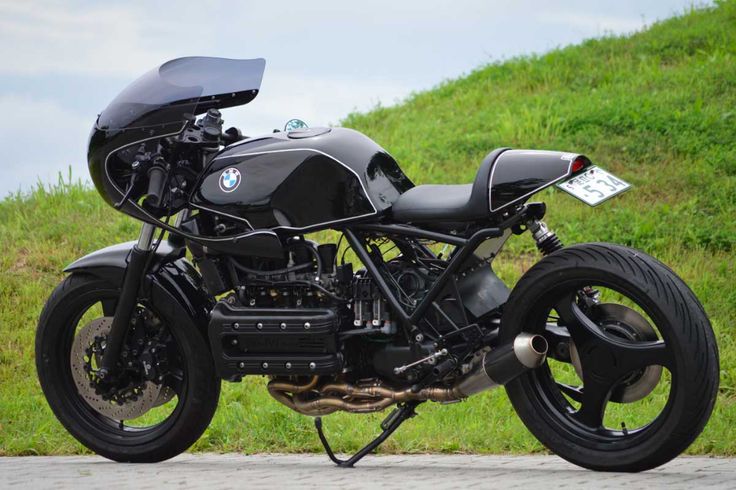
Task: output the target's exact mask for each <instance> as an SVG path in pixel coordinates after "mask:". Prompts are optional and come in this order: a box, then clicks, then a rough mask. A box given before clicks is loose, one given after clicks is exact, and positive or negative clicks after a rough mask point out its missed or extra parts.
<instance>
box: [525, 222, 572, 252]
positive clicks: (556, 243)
mask: <svg viewBox="0 0 736 490" xmlns="http://www.w3.org/2000/svg"><path fill="white" fill-rule="evenodd" d="M527 228H528V229H529V231H530V232H531V234H532V237H533V238H534V241H535V242H537V248H538V249H539V251H540V252H542V255H549V254H551V253H552V252H556V251H558V250H560V249H562V248H563V247H564V245H562V242H561V241H560V239H559V238H558V237H557V235H556V234H555V233H554V232H553V231H550V230H549V228H547V225H546V224H544V221H539V220H536V219H535V220H531V221H529V222H528V223H527Z"/></svg>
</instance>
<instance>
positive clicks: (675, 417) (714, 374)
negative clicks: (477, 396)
mask: <svg viewBox="0 0 736 490" xmlns="http://www.w3.org/2000/svg"><path fill="white" fill-rule="evenodd" d="M586 288H587V289H586ZM597 288H606V289H609V290H612V291H614V292H615V294H616V295H620V296H619V297H622V298H628V300H629V301H630V304H632V305H636V307H637V308H640V311H641V312H642V313H641V314H639V313H637V314H636V315H629V316H630V317H636V318H644V317H645V316H648V318H649V319H651V322H652V323H653V324H654V326H656V329H657V331H658V335H655V336H654V339H656V340H657V341H656V342H651V340H652V338H651V337H650V338H649V339H645V340H648V342H644V341H642V340H641V339H640V338H639V339H637V338H636V335H635V334H633V335H632V337H631V338H629V339H625V338H623V336H621V335H619V336H616V335H613V336H612V335H611V333H610V330H609V331H606V328H608V327H605V326H601V325H602V323H601V322H600V321H599V322H598V323H597V324H596V323H595V322H594V321H593V320H594V319H595V311H600V310H601V309H604V310H606V311H609V312H610V311H614V312H615V311H621V309H622V307H621V306H617V308H618V309H616V308H611V307H610V304H608V305H605V306H602V305H598V304H594V301H591V300H590V299H589V300H588V301H589V303H590V304H592V306H591V307H590V310H589V311H591V312H593V313H592V314H588V316H587V317H586V316H582V315H581V312H582V311H583V308H584V306H579V305H578V303H579V302H582V301H583V299H581V297H583V296H585V294H582V293H581V291H587V292H588V293H589V295H590V296H591V297H592V296H594V295H595V294H596V292H597V291H598V290H597ZM572 292H576V293H572ZM571 294H572V295H571ZM576 294H577V295H576ZM565 298H567V299H565ZM570 298H572V300H571V301H570ZM566 305H567V306H566ZM623 309H624V310H625V309H626V308H625V307H624V308H623ZM632 311H633V310H632ZM552 312H556V314H557V316H552V315H554V314H553V313H552ZM599 316H600V315H599ZM609 316H610V315H609ZM549 318H554V319H556V320H557V322H558V323H557V326H562V329H563V331H568V332H569V337H568V338H569V340H570V342H572V343H573V344H580V345H581V346H583V347H584V349H583V350H585V349H586V348H587V351H588V352H589V354H590V356H589V358H588V360H587V361H584V362H582V367H580V366H579V365H578V366H576V368H580V370H581V371H582V373H580V370H579V371H578V373H579V375H580V374H582V376H580V380H581V381H583V384H582V386H580V387H577V388H573V387H570V386H569V385H567V384H565V383H561V382H559V381H557V380H556V379H555V378H554V376H553V369H551V368H550V365H552V364H554V363H555V362H556V361H555V360H554V359H549V360H548V361H547V363H546V364H545V365H544V366H542V367H541V368H539V369H536V370H533V371H530V372H528V373H526V374H524V375H522V376H520V377H519V378H517V379H516V380H514V381H512V382H511V383H509V384H508V385H507V386H506V391H507V393H508V395H509V398H510V400H511V403H512V404H513V406H514V409H515V410H516V412H517V414H518V415H519V417H520V418H521V420H522V421H523V422H524V424H525V425H526V427H527V428H528V429H529V430H530V431H531V432H532V434H534V436H535V437H536V438H537V439H538V440H539V441H540V442H541V443H542V444H544V445H545V446H546V447H547V448H549V449H550V450H551V451H553V452H554V453H556V454H557V455H559V456H560V457H562V458H564V459H566V460H568V461H570V462H572V463H574V464H576V465H579V466H583V467H585V468H589V469H593V470H599V471H627V472H635V471H643V470H647V469H650V468H654V467H656V466H659V465H661V464H664V463H666V462H667V461H669V460H671V459H673V458H675V457H676V456H677V455H679V454H680V453H681V452H683V451H684V450H685V449H686V448H687V447H688V446H689V445H690V444H691V443H692V442H693V441H694V440H695V439H696V438H697V436H698V435H699V434H700V433H701V432H702V430H703V428H704V426H705V424H706V422H707V421H708V419H709V417H710V414H711V412H712V410H713V406H714V403H715V400H716V395H717V392H718V373H719V366H718V362H719V361H718V350H717V346H716V342H715V337H714V334H713V331H712V328H711V325H710V322H709V321H708V318H707V316H706V315H705V311H704V310H703V307H702V306H701V305H700V303H699V302H698V300H697V298H696V297H695V295H694V294H693V292H692V291H691V290H690V289H689V288H688V287H687V285H686V284H685V283H684V282H683V281H682V280H681V279H680V278H679V277H677V275H675V273H674V272H673V271H672V270H671V269H669V268H668V267H666V266H665V265H663V264H662V263H660V262H659V261H657V260H656V259H654V258H652V257H650V256H648V255H646V254H644V253H642V252H639V251H637V250H633V249H630V248H626V247H622V246H617V245H611V244H602V243H596V244H582V245H575V246H571V247H568V248H564V249H562V250H560V251H557V252H555V253H553V254H551V255H549V256H547V257H545V258H543V259H542V260H541V261H540V262H539V263H537V264H536V265H534V266H533V267H532V268H531V269H530V270H529V271H527V273H526V274H525V275H524V276H523V277H522V278H521V280H520V281H519V282H518V284H517V285H516V287H515V288H514V290H513V291H512V293H511V295H510V297H509V300H508V302H507V303H506V305H505V306H504V314H503V319H502V323H501V325H502V326H501V336H502V338H503V339H505V340H510V339H512V338H513V337H515V336H516V335H517V334H519V333H520V332H522V331H536V332H540V333H542V332H545V331H547V330H549V323H548V322H549ZM606 321H609V322H610V318H609V319H607V320H606ZM637 322H639V323H640V322H641V320H637ZM635 323H636V322H635ZM565 324H568V325H570V326H569V327H565V326H564V325H565ZM596 326H597V327H596ZM625 326H626V325H625V322H613V324H612V326H611V328H612V329H619V330H622V329H623V328H624V327H625ZM596 328H600V331H594V330H595V329H596ZM649 328H651V327H649ZM652 332H654V329H653V328H652ZM547 335H549V334H547ZM606 342H610V348H609V347H607V344H606ZM637 342H639V343H638V344H637ZM586 346H587V347H586ZM635 349H640V350H635ZM578 350H581V349H580V348H578ZM560 352H562V355H557V354H553V355H555V356H557V357H563V358H564V349H562V350H561V351H560ZM638 352H641V353H642V354H641V355H642V356H644V355H651V356H652V358H651V359H652V360H651V362H646V361H644V360H642V359H637V356H636V354H637V353H638ZM619 355H620V356H621V358H619V357H617V356H619ZM569 359H570V358H569V357H568V359H567V362H568V363H570V362H571V361H570V360H569ZM611 359H612V360H613V361H608V360H611ZM607 362H609V363H610V364H612V366H610V369H609V368H607V367H606V363H607ZM627 363H628V364H627ZM626 365H628V366H630V367H631V369H630V370H629V371H630V372H629V374H627V375H626V376H623V374H625V371H626V370H625V369H624V370H622V368H621V366H626ZM654 365H656V366H661V365H665V366H666V368H667V370H668V374H667V376H666V379H668V380H670V387H669V391H668V392H664V391H663V392H661V393H660V395H659V396H660V398H662V399H663V400H665V399H666V403H665V402H663V406H662V408H661V411H660V412H659V413H658V414H657V415H656V417H655V418H654V419H652V420H651V421H648V422H646V423H643V424H642V425H641V427H639V428H637V429H635V430H632V429H627V428H626V426H625V425H624V424H623V423H622V425H621V428H616V427H613V428H611V427H610V426H606V424H605V413H606V410H607V408H606V407H608V406H610V405H611V404H612V403H620V404H623V403H627V402H628V400H627V399H626V397H625V396H621V395H620V393H621V392H622V390H624V389H626V388H627V386H626V382H631V383H634V381H631V380H632V378H633V379H634V380H636V379H640V378H641V376H642V373H644V370H645V369H647V368H649V367H650V366H654ZM568 367H570V365H569V364H568ZM634 368H636V369H638V371H636V370H635V369H634ZM570 371H572V370H570ZM632 372H633V373H634V374H633V375H632V374H631V373H632ZM637 373H638V375H639V378H636V376H635V375H636V374H637ZM573 376H574V373H573ZM606 376H609V378H607V379H608V382H606ZM624 378H625V379H626V380H628V381H623V380H624ZM662 379H663V380H664V379H665V377H664V376H663V378H662ZM611 380H619V381H611ZM639 382H640V383H641V381H639ZM634 384H635V383H634ZM601 387H603V388H601ZM617 391H618V393H619V395H616V392H617ZM650 391H651V390H650ZM596 393H599V395H600V396H596ZM568 395H570V396H568ZM586 395H587V398H586ZM617 396H618V398H617ZM575 398H577V401H579V402H580V403H577V402H576V401H575V400H574V399H575ZM586 404H588V405H590V406H589V407H586ZM599 404H600V406H599ZM621 406H624V407H626V406H625V405H619V406H618V407H619V408H620V407H621ZM631 406H632V407H634V406H636V407H640V406H644V407H645V409H646V407H647V406H646V405H631ZM591 407H592V408H591ZM614 408H617V407H614ZM628 410H629V412H626V411H625V410H624V411H620V412H619V414H621V413H623V414H625V415H626V416H631V415H630V412H631V410H632V409H630V408H629V409H628ZM622 417H623V416H622ZM617 420H620V419H617Z"/></svg>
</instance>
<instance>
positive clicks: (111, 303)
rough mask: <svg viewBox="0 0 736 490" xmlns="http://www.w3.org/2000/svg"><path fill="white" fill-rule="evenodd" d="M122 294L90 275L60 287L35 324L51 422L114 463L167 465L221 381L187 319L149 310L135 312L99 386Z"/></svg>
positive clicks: (195, 432)
mask: <svg viewBox="0 0 736 490" xmlns="http://www.w3.org/2000/svg"><path fill="white" fill-rule="evenodd" d="M118 295H119V291H118V289H117V288H115V287H114V286H112V285H111V284H109V283H107V282H106V281H104V280H101V279H98V278H95V277H93V276H89V275H84V274H72V275H70V276H68V277H67V278H66V279H65V280H64V281H62V283H61V284H60V285H59V286H58V287H57V288H56V289H55V290H54V292H53V293H52V295H51V297H50V298H49V300H48V301H47V303H46V306H45V307H44V310H43V312H42V313H41V318H40V321H39V325H38V331H37V334H36V366H37V370H38V376H39V380H40V382H41V387H42V388H43V391H44V394H45V395H46V399H47V400H48V402H49V405H50V406H51V409H52V410H53V412H54V414H55V415H56V417H57V418H58V419H59V421H60V422H61V423H62V424H63V425H64V427H65V428H66V429H67V430H68V431H69V432H70V433H71V434H72V435H73V436H74V437H75V438H76V439H77V440H79V441H80V442H81V443H82V444H84V445H85V446H87V447H88V448H89V449H91V450H92V451H94V452H96V453H97V454H100V455H102V456H105V457H107V458H110V459H113V460H116V461H126V462H156V461H161V460H165V459H168V458H171V457H173V456H176V455H177V454H179V453H181V452H183V451H185V450H186V449H187V448H188V447H189V446H191V445H192V444H194V442H196V440H197V439H198V438H199V436H200V435H201V434H202V433H203V432H204V430H205V429H206V428H207V426H208V425H209V423H210V420H211V419H212V416H213V415H214V413H215V410H216V408H217V402H218V397H219V392H220V382H219V380H218V378H217V377H216V375H215V371H214V366H213V364H212V360H211V356H210V354H209V349H208V347H207V345H206V343H205V341H204V339H203V337H202V335H201V334H200V333H199V331H198V330H197V329H196V327H195V325H194V324H193V323H192V321H191V320H190V319H189V318H188V317H186V316H185V315H177V314H176V312H175V309H174V308H170V307H160V308H157V305H153V304H148V303H145V302H142V303H140V304H138V305H137V307H136V311H135V314H134V315H133V319H132V320H131V326H130V328H129V331H128V334H127V336H126V341H125V344H124V346H123V350H122V353H121V360H120V362H119V364H118V369H117V370H116V371H115V372H116V373H117V374H116V375H115V376H114V377H113V379H109V378H105V379H101V378H99V376H97V366H98V364H99V361H100V359H101V356H102V354H103V353H104V350H105V346H106V336H107V333H108V332H109V328H110V324H111V320H112V314H113V312H114V308H115V304H116V302H117V298H118ZM162 306H163V305H162Z"/></svg>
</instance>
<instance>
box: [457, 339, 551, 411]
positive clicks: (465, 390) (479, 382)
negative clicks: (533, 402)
mask: <svg viewBox="0 0 736 490" xmlns="http://www.w3.org/2000/svg"><path fill="white" fill-rule="evenodd" d="M547 347H548V346H547V340H546V339H545V338H544V337H542V336H541V335H536V334H530V333H521V334H519V335H517V336H516V338H515V339H514V340H513V342H509V343H507V344H504V345H502V346H500V347H497V348H495V349H493V350H491V351H490V352H487V353H486V354H484V355H483V358H482V359H481V362H480V364H479V365H478V366H477V367H476V369H475V370H474V371H473V372H471V373H470V374H469V375H468V376H466V377H465V378H463V379H462V380H460V382H459V383H458V384H457V385H455V386H454V387H453V390H454V391H455V392H456V393H457V394H458V395H461V396H462V397H468V396H470V395H474V394H476V393H480V392H481V391H485V390H489V389H491V388H494V387H496V386H500V385H505V384H506V383H508V382H509V381H512V380H513V379H515V378H517V377H518V376H520V375H521V374H523V373H525V372H526V371H527V370H529V369H534V368H538V367H539V366H541V365H542V364H544V360H545V358H546V357H547Z"/></svg>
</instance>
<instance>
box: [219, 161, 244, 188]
mask: <svg viewBox="0 0 736 490" xmlns="http://www.w3.org/2000/svg"><path fill="white" fill-rule="evenodd" d="M239 185H240V170H238V169H237V168H235V167H230V168H227V169H225V170H223V172H222V174H220V190H221V191H222V192H232V191H234V190H235V189H237V188H238V186H239Z"/></svg>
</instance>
